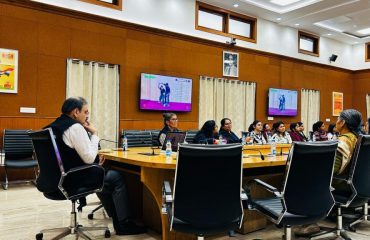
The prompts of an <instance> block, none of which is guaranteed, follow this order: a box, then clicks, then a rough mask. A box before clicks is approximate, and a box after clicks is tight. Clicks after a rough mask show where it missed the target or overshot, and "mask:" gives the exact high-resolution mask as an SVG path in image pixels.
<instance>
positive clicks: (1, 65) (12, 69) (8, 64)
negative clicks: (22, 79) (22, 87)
mask: <svg viewBox="0 0 370 240" xmlns="http://www.w3.org/2000/svg"><path fill="white" fill-rule="evenodd" d="M17 92H18V51H17V50H11V49H4V48H0V93H17Z"/></svg>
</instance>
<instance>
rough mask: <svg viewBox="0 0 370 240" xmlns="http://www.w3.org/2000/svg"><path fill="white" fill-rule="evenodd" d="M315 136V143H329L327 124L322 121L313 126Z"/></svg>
mask: <svg viewBox="0 0 370 240" xmlns="http://www.w3.org/2000/svg"><path fill="white" fill-rule="evenodd" d="M312 131H313V136H312V138H313V139H312V140H313V141H314V142H315V141H327V140H328V135H327V133H326V131H325V124H324V122H322V121H318V122H315V123H314V124H313V125H312Z"/></svg>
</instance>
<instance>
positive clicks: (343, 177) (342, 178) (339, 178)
mask: <svg viewBox="0 0 370 240" xmlns="http://www.w3.org/2000/svg"><path fill="white" fill-rule="evenodd" d="M348 178H349V177H348V176H346V175H335V176H333V180H337V181H341V182H346V183H350V180H349V179H348Z"/></svg>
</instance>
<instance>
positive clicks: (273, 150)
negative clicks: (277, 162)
mask: <svg viewBox="0 0 370 240" xmlns="http://www.w3.org/2000/svg"><path fill="white" fill-rule="evenodd" d="M271 155H274V156H276V142H274V141H273V142H271Z"/></svg>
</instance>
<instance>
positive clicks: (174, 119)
mask: <svg viewBox="0 0 370 240" xmlns="http://www.w3.org/2000/svg"><path fill="white" fill-rule="evenodd" d="M170 120H171V121H178V119H177V118H171V119H170Z"/></svg>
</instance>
